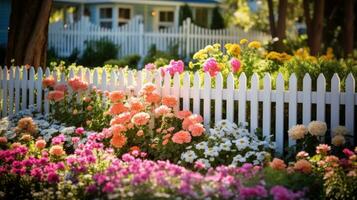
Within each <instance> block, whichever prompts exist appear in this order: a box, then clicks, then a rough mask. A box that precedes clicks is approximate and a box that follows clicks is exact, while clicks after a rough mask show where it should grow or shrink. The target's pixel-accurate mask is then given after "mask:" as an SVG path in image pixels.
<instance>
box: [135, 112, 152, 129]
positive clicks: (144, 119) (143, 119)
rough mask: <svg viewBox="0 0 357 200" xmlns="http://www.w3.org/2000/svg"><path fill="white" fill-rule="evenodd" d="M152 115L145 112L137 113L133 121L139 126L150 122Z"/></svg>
mask: <svg viewBox="0 0 357 200" xmlns="http://www.w3.org/2000/svg"><path fill="white" fill-rule="evenodd" d="M149 120H150V115H149V114H148V113H145V112H139V113H136V114H135V115H134V116H133V117H132V118H131V122H132V123H133V124H135V125H137V126H142V125H145V124H147V123H148V122H149Z"/></svg>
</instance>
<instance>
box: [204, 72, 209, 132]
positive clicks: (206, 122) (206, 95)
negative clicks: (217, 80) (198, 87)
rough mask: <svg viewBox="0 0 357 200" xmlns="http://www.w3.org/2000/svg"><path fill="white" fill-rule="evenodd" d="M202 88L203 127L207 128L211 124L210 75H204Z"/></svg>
mask: <svg viewBox="0 0 357 200" xmlns="http://www.w3.org/2000/svg"><path fill="white" fill-rule="evenodd" d="M203 87H204V88H203V119H204V125H205V126H206V128H209V125H210V122H211V75H210V74H209V73H208V72H206V73H205V75H204V86H203Z"/></svg>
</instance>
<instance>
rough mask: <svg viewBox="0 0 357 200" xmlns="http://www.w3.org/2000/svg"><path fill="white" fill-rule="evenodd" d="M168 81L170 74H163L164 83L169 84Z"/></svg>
mask: <svg viewBox="0 0 357 200" xmlns="http://www.w3.org/2000/svg"><path fill="white" fill-rule="evenodd" d="M170 79H171V75H170V73H165V77H164V81H165V82H170Z"/></svg>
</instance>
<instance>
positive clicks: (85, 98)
mask: <svg viewBox="0 0 357 200" xmlns="http://www.w3.org/2000/svg"><path fill="white" fill-rule="evenodd" d="M91 100H92V99H91V98H90V97H84V98H83V101H84V102H87V103H89V102H90V101H91Z"/></svg>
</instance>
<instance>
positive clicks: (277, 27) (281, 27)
mask: <svg viewBox="0 0 357 200" xmlns="http://www.w3.org/2000/svg"><path fill="white" fill-rule="evenodd" d="M287 7H288V0H279V6H278V22H277V24H276V23H275V15H274V5H273V0H268V8H269V25H270V33H271V36H272V37H273V38H279V40H278V41H277V42H276V43H275V45H276V49H277V50H281V51H282V50H283V40H284V39H285V38H286V18H287V13H286V12H287Z"/></svg>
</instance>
